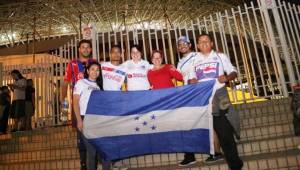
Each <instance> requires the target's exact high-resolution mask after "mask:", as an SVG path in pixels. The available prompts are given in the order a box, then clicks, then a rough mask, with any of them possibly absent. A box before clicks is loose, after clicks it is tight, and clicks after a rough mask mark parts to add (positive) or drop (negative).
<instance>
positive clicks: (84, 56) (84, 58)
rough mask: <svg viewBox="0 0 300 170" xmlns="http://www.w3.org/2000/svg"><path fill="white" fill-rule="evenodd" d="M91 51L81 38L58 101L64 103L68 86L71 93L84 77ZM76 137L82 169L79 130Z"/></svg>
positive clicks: (74, 119)
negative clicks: (76, 54) (76, 55)
mask: <svg viewBox="0 0 300 170" xmlns="http://www.w3.org/2000/svg"><path fill="white" fill-rule="evenodd" d="M91 52H92V43H91V41H89V40H81V41H80V42H79V45H78V53H79V58H78V59H74V60H72V61H71V62H69V63H68V65H67V67H66V71H65V76H64V82H63V84H62V87H61V95H60V97H61V98H60V103H64V101H65V100H66V97H67V91H68V86H70V88H71V93H73V88H74V86H75V84H76V82H77V81H78V80H80V79H83V78H84V72H85V67H86V66H87V65H88V63H90V62H93V61H95V60H93V59H92V58H90V57H91ZM69 103H72V102H69ZM61 107H63V106H61ZM71 110H72V111H71V112H72V125H73V127H76V117H75V115H74V113H73V107H72V109H71ZM77 138H78V140H77V141H78V143H77V147H78V149H79V155H80V165H81V169H82V170H84V169H86V147H85V145H84V141H83V134H82V133H81V132H79V131H77Z"/></svg>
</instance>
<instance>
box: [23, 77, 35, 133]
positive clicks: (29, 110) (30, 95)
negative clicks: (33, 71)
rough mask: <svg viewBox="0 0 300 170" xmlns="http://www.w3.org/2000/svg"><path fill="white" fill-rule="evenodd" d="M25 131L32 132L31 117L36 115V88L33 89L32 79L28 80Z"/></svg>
mask: <svg viewBox="0 0 300 170" xmlns="http://www.w3.org/2000/svg"><path fill="white" fill-rule="evenodd" d="M25 100H26V103H25V116H26V120H25V129H26V130H32V126H31V117H32V116H33V115H34V108H35V107H34V105H35V88H34V87H33V81H32V79H28V80H27V86H26V89H25Z"/></svg>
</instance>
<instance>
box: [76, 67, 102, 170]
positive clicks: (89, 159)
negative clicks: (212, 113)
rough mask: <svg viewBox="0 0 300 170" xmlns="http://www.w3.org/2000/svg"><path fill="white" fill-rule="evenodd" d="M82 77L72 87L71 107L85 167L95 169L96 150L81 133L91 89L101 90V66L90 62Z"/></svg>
mask: <svg viewBox="0 0 300 170" xmlns="http://www.w3.org/2000/svg"><path fill="white" fill-rule="evenodd" d="M84 77H85V78H84V79H81V80H79V81H78V82H77V83H76V84H75V87H74V92H73V107H74V112H75V116H76V120H77V129H78V131H79V132H80V133H79V134H80V140H82V141H83V143H84V145H85V147H86V154H87V156H86V164H87V165H86V166H87V169H89V170H91V169H97V158H96V150H95V149H94V148H93V147H92V146H91V145H90V144H89V143H88V141H87V140H86V139H85V137H84V136H83V134H82V130H83V119H84V115H85V112H86V109H87V104H88V101H89V97H90V95H91V92H92V91H93V90H103V85H102V84H103V82H102V74H101V66H100V64H99V63H98V62H91V63H90V64H89V65H88V66H87V68H86V70H85V75H84Z"/></svg>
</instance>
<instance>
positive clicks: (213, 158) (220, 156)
mask: <svg viewBox="0 0 300 170" xmlns="http://www.w3.org/2000/svg"><path fill="white" fill-rule="evenodd" d="M223 159H224V156H223V154H221V153H217V154H215V155H209V157H208V158H207V159H206V160H205V162H206V163H213V162H216V161H220V160H223Z"/></svg>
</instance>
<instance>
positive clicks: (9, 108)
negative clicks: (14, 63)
mask: <svg viewBox="0 0 300 170" xmlns="http://www.w3.org/2000/svg"><path fill="white" fill-rule="evenodd" d="M10 75H11V77H12V79H13V83H12V84H7V86H2V87H1V88H0V134H5V133H7V130H8V119H9V117H10V118H12V120H13V126H12V129H11V132H16V131H25V130H31V129H32V124H31V122H32V121H31V118H32V116H33V115H34V108H35V88H34V87H33V80H32V79H26V78H25V77H23V75H22V74H21V72H20V71H19V70H12V71H11V72H10ZM11 93H12V94H13V97H12V101H11Z"/></svg>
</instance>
